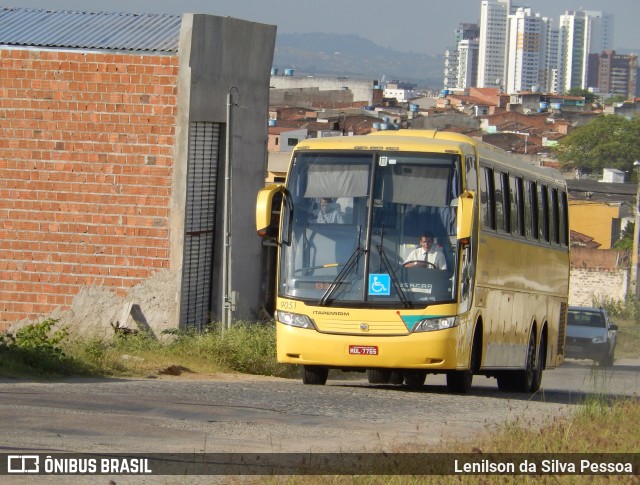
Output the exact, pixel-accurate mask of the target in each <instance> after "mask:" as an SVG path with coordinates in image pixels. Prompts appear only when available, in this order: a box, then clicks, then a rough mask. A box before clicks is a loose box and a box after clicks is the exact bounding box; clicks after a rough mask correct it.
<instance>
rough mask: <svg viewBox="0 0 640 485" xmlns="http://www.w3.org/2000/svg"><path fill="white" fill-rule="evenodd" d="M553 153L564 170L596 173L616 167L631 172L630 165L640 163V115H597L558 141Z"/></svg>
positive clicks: (631, 167) (631, 166)
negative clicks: (626, 116) (628, 117)
mask: <svg viewBox="0 0 640 485" xmlns="http://www.w3.org/2000/svg"><path fill="white" fill-rule="evenodd" d="M554 151H555V153H556V155H557V157H558V161H559V162H560V166H561V167H562V168H563V169H565V170H567V169H574V168H577V169H580V170H581V171H583V172H586V173H599V172H601V171H602V169H603V168H616V169H618V170H622V171H624V172H630V173H632V172H633V171H634V169H633V162H634V161H635V160H640V116H635V117H633V118H631V119H627V118H625V117H623V116H617V115H602V116H598V117H597V118H595V119H594V120H593V121H591V122H590V123H588V124H586V125H584V126H581V127H580V128H576V129H575V130H573V131H572V132H571V133H570V134H569V135H567V136H565V137H564V138H562V139H561V140H560V141H559V142H558V145H557V146H556V147H555V149H554Z"/></svg>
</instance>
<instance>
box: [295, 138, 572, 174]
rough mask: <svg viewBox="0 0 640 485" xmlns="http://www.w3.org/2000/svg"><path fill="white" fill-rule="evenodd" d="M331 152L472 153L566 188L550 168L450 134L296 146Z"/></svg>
mask: <svg viewBox="0 0 640 485" xmlns="http://www.w3.org/2000/svg"><path fill="white" fill-rule="evenodd" d="M332 149H333V150H402V151H416V152H420V151H431V152H433V151H435V152H439V153H451V152H455V153H462V154H471V153H473V152H475V153H476V154H477V155H478V156H479V157H480V158H483V159H485V160H489V161H491V162H493V163H494V164H496V165H498V166H501V167H506V168H507V169H511V170H513V169H515V170H517V171H519V172H524V173H526V172H529V173H533V174H535V175H536V176H538V177H542V178H547V179H549V180H553V181H554V182H555V183H556V184H559V185H562V186H564V185H565V180H564V177H563V176H562V174H561V173H560V172H559V171H557V170H555V169H553V168H549V167H539V166H537V165H534V164H532V163H528V162H525V161H522V160H520V159H518V158H516V157H514V156H513V155H512V154H510V153H508V152H506V151H504V150H502V149H500V148H498V147H496V146H493V145H490V144H488V143H485V142H483V141H481V140H477V139H475V138H471V137H469V136H466V135H462V134H460V133H454V132H449V131H438V130H406V129H404V130H393V131H374V132H372V133H369V134H368V135H358V136H337V137H327V138H308V139H306V140H304V141H301V142H300V143H299V144H298V145H297V146H296V151H297V150H332Z"/></svg>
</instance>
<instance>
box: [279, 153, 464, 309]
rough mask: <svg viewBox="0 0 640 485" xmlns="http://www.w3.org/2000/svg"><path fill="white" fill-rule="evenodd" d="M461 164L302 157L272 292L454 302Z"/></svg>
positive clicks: (407, 158)
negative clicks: (276, 286)
mask: <svg viewBox="0 0 640 485" xmlns="http://www.w3.org/2000/svg"><path fill="white" fill-rule="evenodd" d="M459 174H460V156H459V155H452V154H442V153H413V152H392V151H389V152H385V151H379V152H373V151H362V152H355V153H354V152H353V151H349V152H339V151H317V152H312V151H300V152H298V153H296V154H295V156H294V159H293V163H292V167H291V170H290V173H289V177H288V179H287V189H288V192H287V200H286V202H285V205H284V211H285V217H283V221H284V224H283V227H282V240H283V245H282V253H281V256H282V257H281V260H280V264H281V266H280V278H279V294H280V296H282V297H288V298H295V299H299V300H303V301H306V302H308V303H309V304H318V305H325V306H336V305H346V306H349V305H358V304H362V303H367V304H368V305H370V306H388V307H397V308H413V307H424V306H427V305H430V304H433V303H442V302H445V301H451V300H453V299H454V298H455V294H456V267H457V263H456V260H457V257H456V254H457V243H456V233H455V230H456V221H455V217H456V206H455V204H456V202H457V197H458V195H459V192H460V175H459Z"/></svg>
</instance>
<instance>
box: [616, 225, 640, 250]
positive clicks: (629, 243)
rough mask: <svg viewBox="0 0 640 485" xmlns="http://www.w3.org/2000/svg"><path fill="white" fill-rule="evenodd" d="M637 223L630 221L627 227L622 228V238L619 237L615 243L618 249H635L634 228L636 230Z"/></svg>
mask: <svg viewBox="0 0 640 485" xmlns="http://www.w3.org/2000/svg"><path fill="white" fill-rule="evenodd" d="M635 227H636V225H635V223H634V222H629V223H628V224H627V225H626V226H625V228H624V229H623V230H622V234H621V235H620V239H618V240H617V241H616V242H615V243H614V244H613V247H614V248H616V249H627V250H632V249H633V234H634V230H635Z"/></svg>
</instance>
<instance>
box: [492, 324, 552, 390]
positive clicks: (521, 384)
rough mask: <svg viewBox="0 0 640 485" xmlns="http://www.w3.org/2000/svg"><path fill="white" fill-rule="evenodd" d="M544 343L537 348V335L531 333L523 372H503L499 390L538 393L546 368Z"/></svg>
mask: <svg viewBox="0 0 640 485" xmlns="http://www.w3.org/2000/svg"><path fill="white" fill-rule="evenodd" d="M543 344H544V342H542V341H541V342H540V345H539V346H538V347H536V333H535V331H533V330H532V331H531V336H530V337H529V345H528V346H527V360H526V363H525V368H524V369H523V370H516V371H503V372H501V373H500V374H498V375H497V379H498V389H500V390H501V391H515V392H536V391H537V390H538V389H540V384H541V383H542V370H543V366H544V363H543V361H544V352H543V347H544V345H543Z"/></svg>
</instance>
